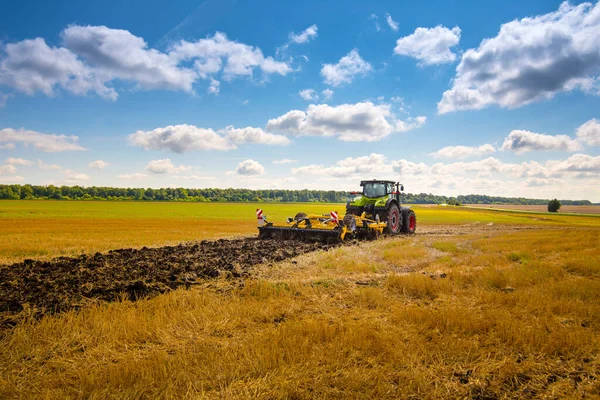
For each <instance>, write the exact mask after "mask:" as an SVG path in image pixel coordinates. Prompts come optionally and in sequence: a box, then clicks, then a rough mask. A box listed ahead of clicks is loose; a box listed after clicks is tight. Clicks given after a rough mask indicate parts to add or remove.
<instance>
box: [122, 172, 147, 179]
mask: <svg viewBox="0 0 600 400" xmlns="http://www.w3.org/2000/svg"><path fill="white" fill-rule="evenodd" d="M147 177H148V175H146V174H142V173H141V172H136V173H134V174H122V175H117V178H119V179H123V180H140V179H144V178H147Z"/></svg>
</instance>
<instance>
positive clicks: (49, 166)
mask: <svg viewBox="0 0 600 400" xmlns="http://www.w3.org/2000/svg"><path fill="white" fill-rule="evenodd" d="M37 165H38V168H39V169H43V170H61V169H62V167H61V166H60V165H58V164H46V163H45V162H43V161H42V160H38V161H37Z"/></svg>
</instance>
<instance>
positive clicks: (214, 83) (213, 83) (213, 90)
mask: <svg viewBox="0 0 600 400" xmlns="http://www.w3.org/2000/svg"><path fill="white" fill-rule="evenodd" d="M220 87H221V82H219V81H218V80H216V79H211V80H210V85H208V89H207V91H208V93H210V94H214V95H217V94H219V91H220V90H221V89H220Z"/></svg>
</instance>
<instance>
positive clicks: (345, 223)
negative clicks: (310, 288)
mask: <svg viewBox="0 0 600 400" xmlns="http://www.w3.org/2000/svg"><path fill="white" fill-rule="evenodd" d="M259 211H260V213H259ZM257 216H258V231H259V238H262V239H271V238H273V239H299V240H311V241H315V240H316V241H322V242H331V241H340V240H345V239H347V238H377V237H379V236H380V235H381V234H383V232H384V230H385V229H386V227H387V224H386V223H385V222H380V221H379V220H378V219H377V220H372V219H368V218H366V217H365V213H363V214H362V215H360V216H358V215H352V214H349V215H346V216H345V217H344V219H343V220H342V221H340V220H339V219H338V217H337V213H336V212H334V211H332V212H331V213H329V214H322V215H318V214H309V215H306V214H298V215H296V217H294V218H288V219H287V222H286V224H275V223H272V222H268V221H267V218H266V216H263V215H262V210H260V209H259V210H257Z"/></svg>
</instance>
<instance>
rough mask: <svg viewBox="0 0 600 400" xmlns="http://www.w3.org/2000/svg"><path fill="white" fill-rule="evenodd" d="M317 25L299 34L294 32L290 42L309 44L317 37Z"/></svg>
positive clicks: (291, 34)
mask: <svg viewBox="0 0 600 400" xmlns="http://www.w3.org/2000/svg"><path fill="white" fill-rule="evenodd" d="M318 30H319V28H317V25H311V26H309V27H308V28H306V29H305V30H303V31H302V32H300V33H299V34H295V33H294V32H292V33H290V41H292V42H294V43H298V44H300V43H307V42H310V41H311V40H313V39H315V38H316V37H317V31H318Z"/></svg>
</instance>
